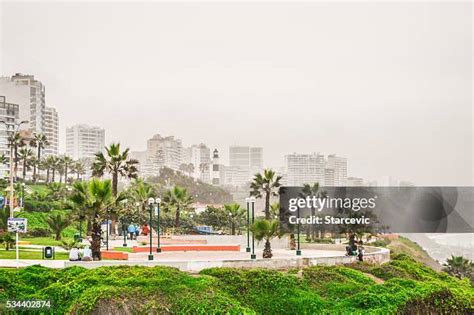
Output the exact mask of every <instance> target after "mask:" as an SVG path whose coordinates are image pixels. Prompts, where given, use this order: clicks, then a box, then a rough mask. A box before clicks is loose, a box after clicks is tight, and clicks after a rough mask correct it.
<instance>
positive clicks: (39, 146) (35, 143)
mask: <svg viewBox="0 0 474 315" xmlns="http://www.w3.org/2000/svg"><path fill="white" fill-rule="evenodd" d="M47 145H49V142H48V139H47V138H46V136H45V135H44V134H42V133H35V134H34V135H33V139H31V141H30V146H32V147H34V148H36V150H37V151H36V161H37V162H38V163H39V162H40V161H41V150H43V149H44V148H45V147H46V146H47ZM38 163H36V164H34V165H33V182H34V183H36V180H37V176H38V177H39V170H40V169H41V168H40V165H39V164H38ZM36 168H38V174H37V173H36Z"/></svg>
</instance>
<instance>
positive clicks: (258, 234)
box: [250, 220, 281, 258]
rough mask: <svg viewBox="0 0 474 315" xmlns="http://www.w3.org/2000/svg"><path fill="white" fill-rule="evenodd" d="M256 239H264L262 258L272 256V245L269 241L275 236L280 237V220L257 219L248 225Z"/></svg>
mask: <svg viewBox="0 0 474 315" xmlns="http://www.w3.org/2000/svg"><path fill="white" fill-rule="evenodd" d="M250 230H251V231H252V233H253V235H255V239H256V240H257V241H262V240H265V247H264V249H263V258H272V257H273V254H272V247H271V243H270V241H271V240H272V239H273V238H275V237H277V236H278V237H280V236H281V235H280V221H278V220H271V221H269V220H257V221H255V223H254V224H252V226H251V227H250Z"/></svg>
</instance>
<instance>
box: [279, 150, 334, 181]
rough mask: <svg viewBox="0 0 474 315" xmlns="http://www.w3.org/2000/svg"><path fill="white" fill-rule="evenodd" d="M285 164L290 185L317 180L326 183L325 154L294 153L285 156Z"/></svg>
mask: <svg viewBox="0 0 474 315" xmlns="http://www.w3.org/2000/svg"><path fill="white" fill-rule="evenodd" d="M285 164H286V171H285V172H286V174H287V179H286V183H287V185H288V186H302V185H303V184H312V183H316V182H318V183H319V184H320V185H324V183H325V164H326V160H325V159H324V155H321V154H319V153H312V154H298V153H293V154H289V155H286V156H285Z"/></svg>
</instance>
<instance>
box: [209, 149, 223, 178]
mask: <svg viewBox="0 0 474 315" xmlns="http://www.w3.org/2000/svg"><path fill="white" fill-rule="evenodd" d="M220 178H221V174H220V169H219V151H217V149H214V152H213V154H212V172H211V179H212V184H213V185H219V184H220Z"/></svg>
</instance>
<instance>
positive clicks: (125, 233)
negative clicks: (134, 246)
mask: <svg viewBox="0 0 474 315" xmlns="http://www.w3.org/2000/svg"><path fill="white" fill-rule="evenodd" d="M125 221H126V220H125V218H122V233H123V247H127V226H126V225H125Z"/></svg>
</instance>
